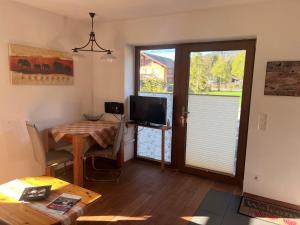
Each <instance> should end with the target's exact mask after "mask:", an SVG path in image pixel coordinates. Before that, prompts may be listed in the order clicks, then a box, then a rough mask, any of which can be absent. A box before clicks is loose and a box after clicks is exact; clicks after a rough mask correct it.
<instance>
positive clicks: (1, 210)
mask: <svg viewBox="0 0 300 225" xmlns="http://www.w3.org/2000/svg"><path fill="white" fill-rule="evenodd" d="M16 181H21V182H24V183H27V184H30V185H33V186H41V185H49V184H50V185H52V188H51V191H55V192H57V193H59V194H62V193H69V194H74V195H79V196H81V202H82V203H84V204H85V205H87V206H89V205H90V204H92V203H93V202H95V201H96V200H97V199H99V198H100V197H101V195H100V194H98V193H96V192H93V191H90V190H87V189H84V188H81V187H79V186H76V185H73V184H70V183H68V182H65V181H62V180H60V179H57V178H53V177H26V178H22V179H17V180H16ZM4 185H6V184H3V185H0V189H1V187H3V186H4ZM28 204H30V203H22V202H19V201H17V200H15V199H13V198H11V197H8V196H7V195H6V194H4V193H0V224H1V225H2V224H11V225H20V224H26V225H50V224H61V222H60V221H59V220H57V219H55V218H53V217H50V216H48V215H47V214H44V213H43V212H41V211H38V210H36V209H34V208H31V207H30V206H28Z"/></svg>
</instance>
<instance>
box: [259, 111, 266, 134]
mask: <svg viewBox="0 0 300 225" xmlns="http://www.w3.org/2000/svg"><path fill="white" fill-rule="evenodd" d="M267 120H268V115H267V114H266V113H259V115H258V125H257V129H258V130H261V131H266V130H267Z"/></svg>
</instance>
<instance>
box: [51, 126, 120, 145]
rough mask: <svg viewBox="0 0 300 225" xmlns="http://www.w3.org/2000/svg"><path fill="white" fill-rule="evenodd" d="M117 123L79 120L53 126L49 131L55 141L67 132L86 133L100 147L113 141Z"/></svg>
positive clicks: (72, 133)
mask: <svg viewBox="0 0 300 225" xmlns="http://www.w3.org/2000/svg"><path fill="white" fill-rule="evenodd" d="M118 125H119V123H118V122H112V121H80V122H76V123H70V124H65V125H62V126H58V127H54V128H52V129H51V133H52V135H53V138H54V140H55V141H56V142H58V141H59V140H61V139H62V138H63V137H64V136H65V135H68V134H71V135H75V134H88V135H90V136H91V137H92V138H93V139H94V140H95V141H96V142H97V143H98V144H99V145H100V146H101V147H103V148H107V147H108V146H109V145H112V144H113V142H114V138H115V135H116V132H117V128H118Z"/></svg>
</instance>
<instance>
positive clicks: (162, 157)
mask: <svg viewBox="0 0 300 225" xmlns="http://www.w3.org/2000/svg"><path fill="white" fill-rule="evenodd" d="M160 167H161V171H164V170H165V129H163V128H162V129H161V165H160Z"/></svg>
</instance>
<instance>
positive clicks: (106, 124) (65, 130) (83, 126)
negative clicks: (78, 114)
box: [50, 120, 124, 186]
mask: <svg viewBox="0 0 300 225" xmlns="http://www.w3.org/2000/svg"><path fill="white" fill-rule="evenodd" d="M118 126H119V122H116V121H104V120H99V121H87V120H83V121H78V122H74V123H67V124H62V125H59V126H56V127H53V128H51V129H50V133H51V134H52V136H53V139H54V141H55V142H59V141H60V140H67V141H68V142H70V143H71V144H72V153H73V177H74V181H73V182H74V184H76V185H78V186H83V179H84V178H83V155H84V150H85V148H86V145H91V144H98V145H99V146H100V147H101V148H103V149H105V148H107V147H108V146H110V145H112V144H113V142H114V138H115V135H116V132H117V129H118ZM123 157H124V153H123V147H121V149H120V151H119V155H118V164H122V162H123Z"/></svg>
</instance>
